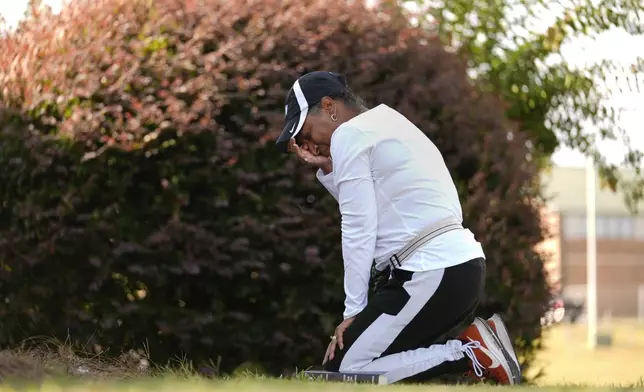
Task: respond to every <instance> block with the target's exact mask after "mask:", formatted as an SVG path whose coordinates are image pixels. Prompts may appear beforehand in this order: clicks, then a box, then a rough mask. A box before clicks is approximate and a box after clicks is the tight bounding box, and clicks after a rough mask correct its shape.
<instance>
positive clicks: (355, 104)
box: [309, 87, 368, 114]
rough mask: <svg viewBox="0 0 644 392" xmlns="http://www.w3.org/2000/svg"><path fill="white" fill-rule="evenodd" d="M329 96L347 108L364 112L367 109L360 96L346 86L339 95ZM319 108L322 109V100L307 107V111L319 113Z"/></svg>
mask: <svg viewBox="0 0 644 392" xmlns="http://www.w3.org/2000/svg"><path fill="white" fill-rule="evenodd" d="M329 98H332V99H337V100H340V101H342V103H343V104H344V105H345V106H347V107H348V108H350V109H354V110H356V111H357V112H360V113H362V112H366V111H367V110H368V109H367V106H366V105H365V103H364V101H363V100H362V98H360V97H359V96H358V95H356V94H355V93H354V92H353V91H351V89H349V88H348V87H347V88H346V89H345V90H344V92H343V93H342V94H340V95H339V96H330V97H329ZM321 110H322V102H318V103H317V104H315V105H313V106H311V107H310V108H309V113H311V114H318V113H320V111H321Z"/></svg>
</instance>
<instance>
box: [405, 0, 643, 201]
mask: <svg viewBox="0 0 644 392" xmlns="http://www.w3.org/2000/svg"><path fill="white" fill-rule="evenodd" d="M400 4H402V5H404V6H405V7H407V8H409V9H411V10H413V14H414V17H415V18H416V19H417V21H418V23H419V24H420V25H421V26H422V27H423V28H425V29H427V30H429V31H431V32H434V33H436V34H437V35H439V36H440V38H441V40H442V42H443V43H444V44H446V45H447V46H448V47H450V48H452V49H453V50H455V51H457V52H458V53H459V54H460V55H462V56H463V57H464V58H466V59H467V61H468V67H469V68H470V74H471V76H472V77H473V79H475V80H476V81H477V82H478V83H479V86H481V88H483V89H485V90H487V91H492V92H494V93H496V94H498V95H499V96H500V97H501V98H502V99H503V101H504V103H505V104H506V115H507V117H508V118H509V119H511V120H513V121H515V122H516V123H517V124H518V126H519V127H520V128H522V129H524V130H525V131H527V132H528V133H529V134H530V136H531V137H530V140H531V146H530V147H531V154H533V156H534V158H535V159H537V160H538V161H539V162H540V165H541V166H542V167H547V166H548V165H549V163H550V159H549V158H550V156H551V155H552V153H553V152H554V151H555V149H556V148H557V147H558V146H560V145H564V146H567V147H571V148H574V149H577V150H579V151H581V152H583V153H585V154H586V155H587V156H589V157H592V158H593V159H594V161H595V163H596V165H597V168H598V171H599V174H600V176H601V178H602V180H603V182H604V184H605V185H607V186H608V187H610V188H611V189H612V190H616V189H618V188H620V189H621V191H622V192H623V193H624V197H625V201H626V203H627V206H628V207H629V208H631V210H632V211H637V204H638V203H639V201H640V200H642V199H643V197H644V194H643V193H642V190H643V189H644V182H643V181H642V180H643V177H642V171H641V165H642V153H641V152H640V151H637V150H635V149H633V148H632V147H631V146H630V144H629V140H628V135H627V134H626V133H625V130H624V129H623V128H622V127H621V126H620V125H619V123H618V122H619V114H620V113H619V110H616V109H615V108H612V107H610V106H608V105H606V99H607V98H609V97H610V95H611V93H612V91H611V90H610V89H609V88H607V85H606V83H605V81H606V79H608V78H615V75H617V74H619V75H623V76H620V78H621V79H620V83H621V84H623V85H626V86H627V87H628V88H631V89H637V90H638V91H639V84H640V81H639V79H638V76H641V74H642V72H644V67H642V62H638V64H634V65H632V66H631V67H628V68H627V69H623V68H622V67H621V66H620V65H619V64H616V63H614V62H611V61H602V62H600V63H597V64H590V65H588V66H586V67H582V68H574V67H572V66H571V65H569V64H567V63H566V61H563V56H562V47H563V46H564V45H565V44H566V43H569V42H571V41H573V40H576V39H588V38H589V39H593V38H594V37H596V36H597V35H598V34H601V33H602V32H606V31H608V30H611V29H623V30H625V31H626V32H628V33H629V34H642V33H643V32H644V23H642V21H641V17H642V15H644V13H643V12H644V3H643V2H642V1H641V0H625V1H624V0H620V1H617V0H599V1H590V0H579V1H567V2H564V3H562V2H559V1H552V0H453V1H438V0H437V1H428V0H416V1H407V0H402V1H400ZM543 15H545V16H549V15H552V16H553V19H554V20H553V22H552V24H551V25H550V26H549V27H548V28H546V29H543V30H540V29H539V26H538V25H535V22H536V20H537V18H538V17H539V16H543ZM624 50H628V48H624ZM590 124H592V125H594V126H596V127H598V129H599V133H598V134H593V133H589V132H588V130H587V129H588V125H590ZM605 140H618V141H621V142H623V143H624V144H625V145H626V146H627V147H628V151H627V154H626V155H625V156H624V160H623V165H622V166H626V168H627V169H630V170H631V171H632V174H629V175H624V173H620V172H618V168H619V165H614V164H610V163H608V162H607V161H606V160H605V159H604V158H603V157H602V156H601V155H600V154H599V153H598V150H597V147H598V145H599V144H600V143H601V142H602V141H605Z"/></svg>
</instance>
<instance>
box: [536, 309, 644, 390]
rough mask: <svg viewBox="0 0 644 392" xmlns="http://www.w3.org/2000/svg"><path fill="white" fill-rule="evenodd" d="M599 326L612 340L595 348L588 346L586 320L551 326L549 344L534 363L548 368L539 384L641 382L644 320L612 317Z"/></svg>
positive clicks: (643, 352) (643, 371) (629, 383)
mask: <svg viewBox="0 0 644 392" xmlns="http://www.w3.org/2000/svg"><path fill="white" fill-rule="evenodd" d="M599 330H600V332H603V331H606V332H609V333H611V334H612V338H613V343H612V345H611V346H610V347H597V349H596V350H594V351H592V350H589V349H588V348H587V346H586V333H587V329H586V325H585V324H578V325H566V324H563V325H559V326H556V327H554V328H552V329H550V330H548V331H547V332H546V333H545V335H544V337H545V341H546V348H545V350H543V351H542V352H541V353H539V355H538V358H537V363H536V364H535V366H534V367H535V368H538V367H542V368H543V369H544V371H545V376H544V377H543V378H542V379H541V380H539V381H538V384H539V385H561V384H569V383H571V384H584V385H634V384H638V383H639V384H640V385H642V382H641V380H642V379H644V324H638V323H637V322H636V321H630V320H613V321H612V322H610V323H605V324H600V326H599ZM535 370H536V369H535ZM642 388H644V385H642Z"/></svg>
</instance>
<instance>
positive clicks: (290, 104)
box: [275, 71, 347, 152]
mask: <svg viewBox="0 0 644 392" xmlns="http://www.w3.org/2000/svg"><path fill="white" fill-rule="evenodd" d="M346 88H347V80H346V78H345V77H344V76H343V75H340V74H336V73H333V72H326V71H315V72H310V73H308V74H306V75H303V76H301V77H300V78H299V79H297V80H296V81H295V83H293V87H291V89H290V90H289V92H288V94H287V95H286V107H285V109H284V124H285V125H284V129H283V130H282V133H281V134H280V136H279V137H278V138H277V141H276V142H275V145H276V147H277V148H278V149H279V150H281V151H282V152H287V148H288V141H289V140H291V139H293V138H295V136H297V134H298V133H300V131H301V130H302V126H303V125H304V122H305V121H306V116H307V114H308V113H309V108H310V107H311V106H314V105H317V104H318V103H319V102H320V101H321V100H322V98H324V97H330V98H337V97H340V96H341V95H342V94H343V93H344V91H345V90H346Z"/></svg>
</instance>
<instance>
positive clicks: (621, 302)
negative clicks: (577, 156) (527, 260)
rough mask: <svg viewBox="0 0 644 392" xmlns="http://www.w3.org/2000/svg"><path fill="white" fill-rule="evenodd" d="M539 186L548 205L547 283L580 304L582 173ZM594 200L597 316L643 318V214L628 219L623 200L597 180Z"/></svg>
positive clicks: (559, 172)
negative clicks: (542, 187) (542, 188)
mask: <svg viewBox="0 0 644 392" xmlns="http://www.w3.org/2000/svg"><path fill="white" fill-rule="evenodd" d="M543 181H544V191H545V194H546V196H547V197H548V198H549V199H550V200H549V203H548V210H547V211H545V212H544V220H545V221H546V222H547V224H548V226H549V228H550V230H551V232H552V234H553V236H552V238H550V239H549V240H548V241H547V242H546V243H544V244H543V246H542V248H543V249H544V250H545V251H547V252H549V253H550V255H551V257H550V261H549V264H548V265H547V269H548V271H549V273H550V279H551V281H552V283H553V284H554V285H555V286H556V287H558V288H559V289H560V290H561V292H562V294H563V296H564V297H565V298H566V299H568V300H571V301H574V302H579V303H582V304H583V303H584V302H585V296H586V172H585V169H584V168H564V167H555V168H553V170H552V171H550V172H547V173H544V175H543ZM596 197H597V199H596V200H597V202H596V211H597V212H596V215H597V225H596V230H597V290H598V291H597V297H598V312H599V313H598V315H599V317H602V316H607V315H612V316H617V317H635V316H639V317H640V318H644V214H643V213H639V214H638V215H632V214H631V213H629V211H628V210H627V208H626V205H625V203H624V201H623V196H622V195H621V194H619V193H613V192H611V191H610V190H609V189H601V187H600V181H599V180H598V181H597V193H596ZM641 209H642V208H641ZM643 210H644V209H643Z"/></svg>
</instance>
